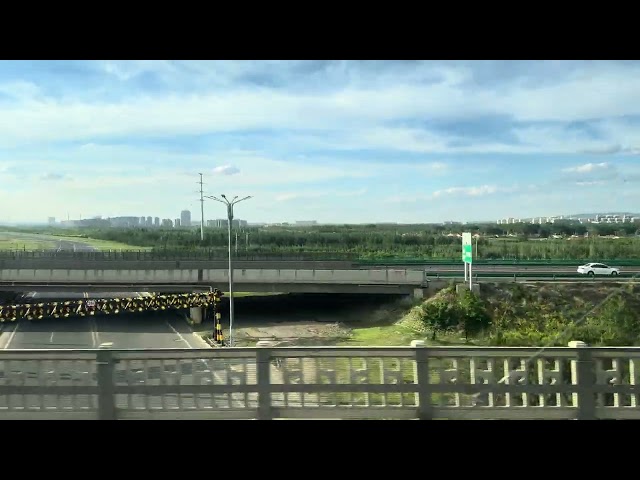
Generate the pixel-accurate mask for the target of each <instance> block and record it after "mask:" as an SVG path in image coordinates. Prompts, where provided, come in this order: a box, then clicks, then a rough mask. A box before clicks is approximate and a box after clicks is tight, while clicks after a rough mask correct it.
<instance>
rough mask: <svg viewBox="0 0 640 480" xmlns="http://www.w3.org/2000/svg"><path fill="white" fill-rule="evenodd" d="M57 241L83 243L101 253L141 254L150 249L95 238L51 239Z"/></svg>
mask: <svg viewBox="0 0 640 480" xmlns="http://www.w3.org/2000/svg"><path fill="white" fill-rule="evenodd" d="M53 238H56V239H59V240H66V241H69V242H78V243H84V244H86V245H91V246H92V247H95V248H97V249H98V250H102V251H109V250H133V251H136V252H137V251H141V252H147V251H150V250H151V247H136V246H133V245H127V244H126V243H120V242H112V241H110V240H98V239H95V238H78V237H58V236H56V237H53Z"/></svg>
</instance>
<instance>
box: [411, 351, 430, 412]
mask: <svg viewBox="0 0 640 480" xmlns="http://www.w3.org/2000/svg"><path fill="white" fill-rule="evenodd" d="M411 348H415V349H416V350H415V355H416V357H415V363H414V367H413V368H414V373H413V378H414V379H415V382H416V384H417V392H416V406H417V408H418V412H417V413H418V419H419V420H431V419H432V418H433V411H432V408H431V392H430V389H429V383H430V378H429V349H428V348H426V347H425V343H424V340H413V341H412V342H411Z"/></svg>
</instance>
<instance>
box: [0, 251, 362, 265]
mask: <svg viewBox="0 0 640 480" xmlns="http://www.w3.org/2000/svg"><path fill="white" fill-rule="evenodd" d="M234 258H235V259H236V260H238V261H294V262H301V261H353V260H356V259H357V258H358V256H357V255H355V254H350V253H340V252H338V253H331V252H329V253H320V252H319V253H312V252H306V253H287V254H283V253H271V252H255V253H246V252H239V253H238V254H237V255H235V257H234ZM0 259H6V260H32V259H35V260H55V259H63V260H92V261H113V260H119V261H136V262H137V261H160V260H169V261H180V260H184V261H187V260H211V261H216V260H219V261H226V260H228V250H227V249H226V248H225V249H220V250H195V251H190V250H182V251H164V250H161V249H160V250H152V251H147V250H110V251H91V252H88V251H76V252H74V251H69V250H60V251H56V250H35V251H30V250H0Z"/></svg>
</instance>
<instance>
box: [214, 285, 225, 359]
mask: <svg viewBox="0 0 640 480" xmlns="http://www.w3.org/2000/svg"><path fill="white" fill-rule="evenodd" d="M222 295H223V293H222V292H221V291H220V290H218V289H215V290H214V291H213V294H212V302H213V321H214V323H215V329H214V331H213V340H214V341H215V342H216V343H217V344H218V345H220V346H221V347H224V334H223V333H222V325H221V324H220V321H221V319H222V313H221V312H220V306H221V304H222Z"/></svg>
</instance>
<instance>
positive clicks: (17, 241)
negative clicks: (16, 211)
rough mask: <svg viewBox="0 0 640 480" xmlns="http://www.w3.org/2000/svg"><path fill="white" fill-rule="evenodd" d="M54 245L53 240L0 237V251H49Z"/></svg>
mask: <svg viewBox="0 0 640 480" xmlns="http://www.w3.org/2000/svg"><path fill="white" fill-rule="evenodd" d="M55 245H56V242H54V241H53V240H35V239H31V238H29V239H22V238H8V237H0V250H27V251H33V250H51V249H53V248H55Z"/></svg>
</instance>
